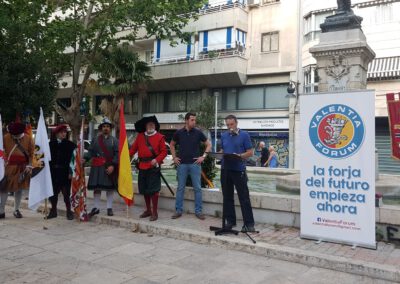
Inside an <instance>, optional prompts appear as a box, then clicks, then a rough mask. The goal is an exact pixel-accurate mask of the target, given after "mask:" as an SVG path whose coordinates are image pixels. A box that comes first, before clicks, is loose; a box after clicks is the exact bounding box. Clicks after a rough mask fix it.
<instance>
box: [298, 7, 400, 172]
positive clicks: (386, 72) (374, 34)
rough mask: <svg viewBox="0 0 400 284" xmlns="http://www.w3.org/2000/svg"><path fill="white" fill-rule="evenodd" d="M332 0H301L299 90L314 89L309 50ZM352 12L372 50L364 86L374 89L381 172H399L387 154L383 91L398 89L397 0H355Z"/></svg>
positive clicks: (313, 65) (399, 42)
mask: <svg viewBox="0 0 400 284" xmlns="http://www.w3.org/2000/svg"><path fill="white" fill-rule="evenodd" d="M335 9H336V1H333V0H326V1H318V0H303V9H302V15H303V32H302V34H303V38H302V41H303V42H302V53H301V58H302V70H301V72H302V73H303V76H302V77H303V82H302V83H303V90H302V91H303V93H305V94H307V93H313V92H318V73H317V72H316V61H315V59H314V58H313V57H312V56H311V54H310V53H309V49H310V47H312V46H314V45H316V44H317V43H318V42H319V35H320V33H321V29H320V24H321V23H323V22H324V20H325V18H326V17H327V16H329V15H332V14H333V13H334V10H335ZM352 9H353V11H354V13H355V14H356V15H358V16H361V17H362V18H363V21H362V30H363V32H364V34H365V36H366V38H367V41H368V44H369V45H370V46H371V48H372V49H373V50H374V52H375V53H376V58H375V59H374V60H373V61H372V62H371V63H370V64H369V67H368V80H367V89H372V90H375V98H376V99H375V122H376V148H377V150H378V155H379V167H380V171H381V172H383V173H397V174H398V173H400V167H399V166H398V164H397V162H396V161H394V160H392V159H391V157H390V154H391V153H390V137H389V124H388V113H387V107H386V97H385V95H386V94H387V93H398V92H400V21H399V19H398V15H399V13H400V1H399V0H378V1H368V0H355V1H352Z"/></svg>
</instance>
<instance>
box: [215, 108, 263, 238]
mask: <svg viewBox="0 0 400 284" xmlns="http://www.w3.org/2000/svg"><path fill="white" fill-rule="evenodd" d="M225 124H226V126H227V128H228V131H226V132H224V133H223V134H222V135H221V145H222V152H223V153H225V154H236V155H238V157H237V158H236V159H229V160H228V159H226V158H224V159H223V160H222V164H221V186H222V195H223V199H224V206H223V217H224V218H225V220H226V225H225V226H226V228H229V229H231V228H232V227H234V226H236V213H235V201H234V188H236V192H237V195H238V197H239V202H240V207H241V210H242V216H243V223H244V224H243V227H242V232H255V231H256V230H255V228H254V217H253V209H252V207H251V202H250V194H249V188H248V186H247V181H248V178H247V174H246V159H248V158H250V157H251V156H253V149H252V148H253V145H252V143H251V140H250V136H249V133H248V132H246V131H244V130H241V129H239V128H238V127H237V126H238V122H237V118H236V116H234V115H228V116H227V117H226V118H225Z"/></svg>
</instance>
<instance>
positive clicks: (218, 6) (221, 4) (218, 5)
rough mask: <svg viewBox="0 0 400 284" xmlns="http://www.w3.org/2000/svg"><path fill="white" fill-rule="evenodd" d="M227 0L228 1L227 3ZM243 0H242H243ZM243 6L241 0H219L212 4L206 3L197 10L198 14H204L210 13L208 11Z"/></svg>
mask: <svg viewBox="0 0 400 284" xmlns="http://www.w3.org/2000/svg"><path fill="white" fill-rule="evenodd" d="M228 2H229V3H228ZM243 2H244V1H243ZM237 7H238V8H245V7H246V4H245V3H242V1H237V0H236V1H226V0H225V1H219V2H216V3H212V4H206V5H204V7H203V8H201V9H200V10H199V14H200V15H205V14H210V13H216V12H220V11H224V10H228V9H232V8H237Z"/></svg>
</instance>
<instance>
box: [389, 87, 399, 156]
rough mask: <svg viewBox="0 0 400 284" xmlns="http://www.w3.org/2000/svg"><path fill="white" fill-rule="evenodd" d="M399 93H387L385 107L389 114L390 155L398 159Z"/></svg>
mask: <svg viewBox="0 0 400 284" xmlns="http://www.w3.org/2000/svg"><path fill="white" fill-rule="evenodd" d="M399 97H400V93H399V94H387V95H386V101H387V108H388V116H389V128H390V138H391V143H392V157H393V158H394V159H400V98H399Z"/></svg>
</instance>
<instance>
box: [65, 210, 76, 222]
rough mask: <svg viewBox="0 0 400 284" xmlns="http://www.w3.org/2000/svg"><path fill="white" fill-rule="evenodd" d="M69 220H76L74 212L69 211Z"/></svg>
mask: <svg viewBox="0 0 400 284" xmlns="http://www.w3.org/2000/svg"><path fill="white" fill-rule="evenodd" d="M67 219H68V220H74V212H72V211H71V210H67Z"/></svg>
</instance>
